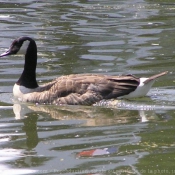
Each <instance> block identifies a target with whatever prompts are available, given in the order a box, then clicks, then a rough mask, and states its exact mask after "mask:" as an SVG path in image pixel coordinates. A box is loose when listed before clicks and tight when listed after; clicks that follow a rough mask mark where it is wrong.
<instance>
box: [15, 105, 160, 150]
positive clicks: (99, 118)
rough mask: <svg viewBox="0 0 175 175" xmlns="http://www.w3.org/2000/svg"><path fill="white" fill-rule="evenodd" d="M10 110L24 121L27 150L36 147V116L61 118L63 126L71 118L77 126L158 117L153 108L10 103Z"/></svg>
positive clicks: (145, 120)
mask: <svg viewBox="0 0 175 175" xmlns="http://www.w3.org/2000/svg"><path fill="white" fill-rule="evenodd" d="M13 111H14V114H15V118H16V119H17V120H18V119H20V120H23V123H24V126H23V130H24V131H25V133H26V145H27V147H28V148H29V149H32V148H35V147H36V146H37V144H38V142H39V139H38V133H37V120H38V118H39V117H41V118H44V117H45V115H46V116H47V117H48V116H49V117H51V118H52V119H54V120H58V121H61V124H60V125H64V124H65V123H66V122H68V121H70V122H69V123H71V124H72V123H76V125H80V126H107V125H117V124H126V123H127V124H129V123H134V122H147V121H149V120H152V119H154V120H157V119H158V117H157V115H156V114H155V112H154V111H144V110H140V111H137V110H117V109H113V108H104V107H99V106H98V107H85V106H79V107H77V106H59V107H58V106H49V105H48V106H47V105H33V104H30V105H29V104H20V103H15V104H14V105H13ZM60 127H61V126H60Z"/></svg>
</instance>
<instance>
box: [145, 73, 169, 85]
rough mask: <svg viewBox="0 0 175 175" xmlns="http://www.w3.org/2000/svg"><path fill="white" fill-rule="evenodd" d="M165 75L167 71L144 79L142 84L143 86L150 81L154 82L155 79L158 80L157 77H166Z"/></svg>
mask: <svg viewBox="0 0 175 175" xmlns="http://www.w3.org/2000/svg"><path fill="white" fill-rule="evenodd" d="M167 73H168V71H165V72H161V73H159V74H156V75H153V76H151V77H149V78H148V79H146V80H145V81H144V82H143V83H144V84H147V83H149V82H150V81H153V80H155V79H156V78H159V77H161V76H163V75H166V74H167Z"/></svg>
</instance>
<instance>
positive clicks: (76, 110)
mask: <svg viewBox="0 0 175 175" xmlns="http://www.w3.org/2000/svg"><path fill="white" fill-rule="evenodd" d="M13 111H14V113H15V118H16V119H25V120H26V121H27V120H29V121H30V122H32V121H33V122H34V121H35V120H34V119H31V120H30V118H32V117H33V116H34V115H35V116H42V115H43V114H47V116H48V115H49V116H50V117H51V118H52V119H56V120H60V121H68V120H75V121H79V125H81V126H82V125H83V126H106V125H113V124H124V123H133V122H136V121H138V120H139V121H140V122H147V121H148V120H152V119H153V120H157V118H158V117H157V115H156V114H155V111H153V110H147V111H145V110H117V109H114V108H104V107H99V106H96V107H88V106H78V107H77V106H59V107H58V106H50V105H33V104H31V105H27V104H20V103H16V104H14V106H13ZM27 118H29V119H27ZM35 118H37V117H35ZM36 121H37V119H36ZM36 121H35V122H36ZM30 122H28V124H29V123H30ZM26 123H27V122H26ZM35 125H36V124H34V126H35ZM29 126H30V124H29Z"/></svg>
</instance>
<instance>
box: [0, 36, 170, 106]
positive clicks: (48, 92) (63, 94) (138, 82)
mask: <svg viewBox="0 0 175 175" xmlns="http://www.w3.org/2000/svg"><path fill="white" fill-rule="evenodd" d="M15 54H24V55H25V63H24V69H23V72H22V74H21V76H20V78H19V79H18V81H17V82H16V83H15V85H14V87H13V95H14V98H17V99H18V100H19V101H22V102H30V103H37V104H54V105H93V104H95V103H97V102H99V101H101V100H108V99H117V98H136V97H142V96H145V95H146V94H147V93H148V91H149V90H150V88H151V87H152V85H153V83H154V82H155V80H156V78H158V77H160V76H163V75H165V74H167V73H168V72H167V71H166V72H162V73H159V74H156V75H153V76H151V77H149V78H137V77H136V76H134V75H120V76H110V75H102V74H71V75H65V76H60V77H58V78H56V79H54V80H52V81H51V82H49V83H46V84H43V85H40V86H39V85H38V83H37V80H36V66H37V45H36V42H35V41H34V39H32V38H30V37H26V36H23V37H20V38H18V39H15V40H14V41H13V42H12V44H11V46H10V47H9V49H8V50H7V51H6V52H4V53H2V54H1V55H0V57H4V56H8V55H15Z"/></svg>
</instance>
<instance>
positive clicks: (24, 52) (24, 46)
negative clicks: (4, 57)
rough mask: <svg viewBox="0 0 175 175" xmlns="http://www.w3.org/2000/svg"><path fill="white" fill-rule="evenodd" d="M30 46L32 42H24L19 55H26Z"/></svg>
mask: <svg viewBox="0 0 175 175" xmlns="http://www.w3.org/2000/svg"><path fill="white" fill-rule="evenodd" d="M29 44H30V41H28V40H26V41H24V42H23V44H22V46H21V48H20V49H19V51H18V53H17V54H21V55H25V54H26V52H27V48H28V46H29Z"/></svg>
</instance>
